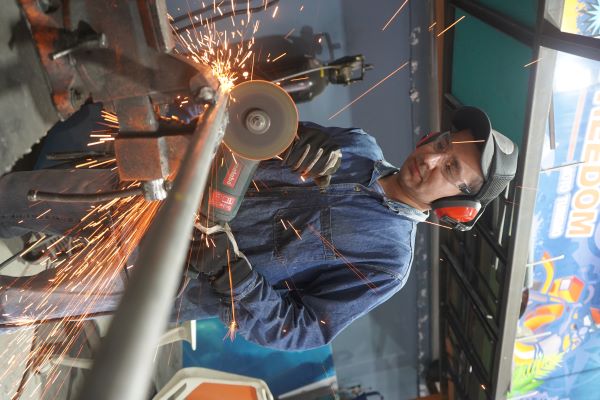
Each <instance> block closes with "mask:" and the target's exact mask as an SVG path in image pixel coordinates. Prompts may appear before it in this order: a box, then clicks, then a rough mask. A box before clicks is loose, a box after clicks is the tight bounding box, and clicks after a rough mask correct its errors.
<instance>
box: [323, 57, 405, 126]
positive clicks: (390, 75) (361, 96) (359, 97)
mask: <svg viewBox="0 0 600 400" xmlns="http://www.w3.org/2000/svg"><path fill="white" fill-rule="evenodd" d="M407 65H408V61H407V62H405V63H404V64H402V65H401V66H399V67H398V68H396V69H395V70H394V71H392V72H391V73H390V74H389V75H388V76H386V77H385V78H383V79H382V80H380V81H379V82H377V83H376V84H375V85H373V86H371V87H370V88H369V89H368V90H367V91H366V92H364V93H363V94H361V95H360V96H358V97H357V98H356V99H354V100H352V102H350V104H348V105H346V106H344V107H343V108H342V109H341V110H339V111H338V112H336V113H335V114H333V115H332V116H331V117H329V118H328V119H330V120H331V119H333V118H335V117H337V116H338V115H339V114H341V113H342V112H343V111H344V110H346V109H347V108H348V107H350V106H351V105H352V104H354V103H356V102H357V101H358V100H360V99H362V98H363V97H364V96H366V95H367V94H369V93H370V92H371V91H372V90H373V89H375V88H376V87H377V86H379V85H381V84H382V83H383V82H385V81H386V80H388V79H389V78H391V77H392V76H394V75H395V74H396V73H397V72H398V71H400V70H401V69H402V68H404V67H406V66H407Z"/></svg>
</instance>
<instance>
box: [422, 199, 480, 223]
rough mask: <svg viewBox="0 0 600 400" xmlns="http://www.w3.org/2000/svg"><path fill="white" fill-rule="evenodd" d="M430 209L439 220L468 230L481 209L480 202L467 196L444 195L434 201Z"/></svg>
mask: <svg viewBox="0 0 600 400" xmlns="http://www.w3.org/2000/svg"><path fill="white" fill-rule="evenodd" d="M431 209H432V210H433V212H435V215H436V216H437V217H438V218H439V220H440V222H442V223H445V224H448V225H450V226H451V227H452V229H455V230H459V231H468V230H470V229H471V228H472V227H473V225H475V222H476V221H477V219H478V218H479V216H480V215H481V212H482V211H483V210H482V207H481V203H480V202H479V201H477V200H473V198H471V197H468V196H453V197H444V198H442V199H439V200H436V201H434V202H433V203H432V204H431ZM480 211H481V212H480Z"/></svg>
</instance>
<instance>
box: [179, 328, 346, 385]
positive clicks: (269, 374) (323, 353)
mask: <svg viewBox="0 0 600 400" xmlns="http://www.w3.org/2000/svg"><path fill="white" fill-rule="evenodd" d="M197 334H198V336H197V341H198V346H197V349H196V351H193V350H192V348H191V346H190V345H189V343H187V342H185V343H184V347H183V367H184V368H186V367H204V368H212V369H216V370H219V371H225V372H230V373H234V374H240V375H247V376H252V377H255V378H260V379H263V380H264V381H265V382H267V384H268V385H269V388H270V389H271V392H272V393H273V395H275V396H278V395H281V394H283V393H286V392H289V391H291V390H294V389H297V388H299V387H302V386H305V385H308V384H310V383H313V382H318V381H320V380H322V379H325V378H329V377H332V376H334V375H335V370H334V368H333V356H332V353H331V346H323V347H320V348H318V349H314V350H308V351H301V352H286V351H277V350H272V349H267V348H265V347H261V346H258V345H256V344H253V343H250V342H248V341H247V340H245V339H244V338H243V337H241V336H236V338H235V340H233V341H231V340H230V339H229V338H227V337H226V335H227V328H225V326H223V324H222V323H221V321H220V320H219V319H216V318H215V319H207V320H202V321H198V322H197Z"/></svg>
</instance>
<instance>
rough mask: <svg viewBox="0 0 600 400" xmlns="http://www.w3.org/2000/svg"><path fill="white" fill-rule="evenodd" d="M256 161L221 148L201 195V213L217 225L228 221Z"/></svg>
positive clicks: (248, 184)
mask: <svg viewBox="0 0 600 400" xmlns="http://www.w3.org/2000/svg"><path fill="white" fill-rule="evenodd" d="M259 162H260V161H257V160H248V159H246V158H243V157H240V156H234V155H233V154H232V153H231V151H229V150H228V149H226V148H221V149H220V150H219V152H218V153H217V157H215V161H214V162H213V167H212V170H211V178H212V179H211V180H210V181H209V182H210V183H209V185H207V186H206V191H205V192H204V197H203V199H202V207H201V213H202V215H203V216H205V217H207V218H208V219H209V220H210V221H211V222H213V223H216V224H220V225H221V224H223V223H225V222H229V221H231V220H232V219H233V218H234V217H235V216H236V214H237V212H238V210H239V208H240V205H241V204H242V200H243V199H244V195H245V194H246V190H248V186H250V182H251V181H252V177H253V176H254V173H255V172H256V169H257V168H258V164H259Z"/></svg>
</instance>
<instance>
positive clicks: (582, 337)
mask: <svg viewBox="0 0 600 400" xmlns="http://www.w3.org/2000/svg"><path fill="white" fill-rule="evenodd" d="M599 74H600V63H598V62H596V61H590V60H585V59H582V58H579V57H575V56H571V55H567V54H562V53H561V54H559V55H558V59H557V64H556V70H555V77H554V92H553V108H554V122H555V142H556V147H555V149H551V148H550V132H547V135H546V138H545V142H544V146H543V149H542V150H541V151H542V152H543V153H542V166H541V169H542V171H541V172H540V176H539V184H538V187H537V188H522V190H536V204H535V211H534V217H533V226H532V236H531V240H530V252H529V253H530V256H529V261H528V262H529V266H528V268H530V272H531V277H532V278H533V279H532V282H530V283H531V287H530V292H529V301H528V304H527V308H526V310H525V313H524V314H523V316H522V317H521V318H520V320H519V323H518V328H517V340H516V342H515V349H514V350H515V351H514V357H513V374H512V388H511V393H510V396H509V397H510V398H512V399H557V400H558V399H561V400H563V399H564V400H566V399H573V400H575V399H577V400H579V399H598V398H600V393H599V389H598V388H599V387H600V386H599V385H598V382H600V229H598V211H599V209H600V207H599V206H600V79H599V76H600V75H599Z"/></svg>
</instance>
